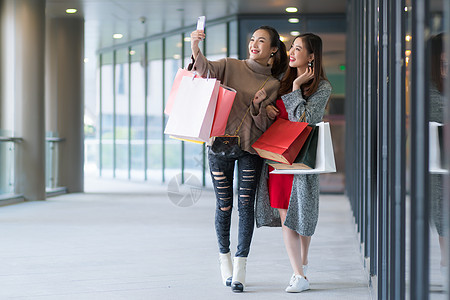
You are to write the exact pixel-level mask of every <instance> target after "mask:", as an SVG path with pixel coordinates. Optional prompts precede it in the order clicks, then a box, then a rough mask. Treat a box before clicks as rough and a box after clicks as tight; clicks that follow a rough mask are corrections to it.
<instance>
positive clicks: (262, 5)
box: [46, 0, 346, 48]
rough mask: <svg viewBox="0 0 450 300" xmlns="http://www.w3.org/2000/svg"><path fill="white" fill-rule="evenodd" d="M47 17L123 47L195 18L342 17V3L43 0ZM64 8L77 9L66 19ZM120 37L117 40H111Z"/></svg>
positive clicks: (99, 42) (333, 0)
mask: <svg viewBox="0 0 450 300" xmlns="http://www.w3.org/2000/svg"><path fill="white" fill-rule="evenodd" d="M46 3H47V5H46V14H47V16H50V17H83V18H84V19H85V21H86V39H87V42H89V43H90V42H94V41H95V47H96V48H104V47H109V46H112V45H114V44H115V43H121V44H122V43H124V42H127V41H132V40H136V39H139V38H143V37H148V36H150V35H154V34H158V33H162V32H168V31H171V30H174V29H177V28H180V27H184V26H189V25H192V24H195V22H196V20H197V16H200V15H205V16H206V17H207V18H208V19H209V20H213V19H217V18H221V17H225V16H229V15H233V14H286V15H288V13H286V12H285V8H286V7H288V6H295V7H297V8H298V9H299V13H297V14H300V15H301V14H302V13H305V14H314V13H320V14H324V13H345V11H346V0H315V1H311V0H308V1H306V0H304V1H298V0H165V1H164V0H47V2H46ZM67 8H77V9H78V12H77V14H76V15H72V16H68V15H67V14H66V13H65V10H66V9H67ZM114 33H122V34H123V35H124V37H123V38H122V39H121V40H114V39H112V35H113V34H114Z"/></svg>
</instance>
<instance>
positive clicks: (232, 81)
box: [191, 26, 288, 292]
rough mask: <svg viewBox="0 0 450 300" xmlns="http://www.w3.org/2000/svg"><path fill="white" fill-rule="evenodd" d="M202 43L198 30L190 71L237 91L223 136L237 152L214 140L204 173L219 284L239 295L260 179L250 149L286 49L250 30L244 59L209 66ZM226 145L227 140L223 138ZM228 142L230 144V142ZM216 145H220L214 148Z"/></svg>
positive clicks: (273, 36) (272, 33)
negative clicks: (233, 239)
mask: <svg viewBox="0 0 450 300" xmlns="http://www.w3.org/2000/svg"><path fill="white" fill-rule="evenodd" d="M203 39H205V33H204V31H203V30H196V31H194V32H192V33H191V49H192V58H193V61H194V62H193V64H192V65H191V69H192V70H193V71H196V72H198V73H199V74H200V75H201V76H206V75H207V74H208V72H209V73H210V76H211V77H213V78H217V79H219V80H220V81H221V82H222V83H223V84H224V85H226V86H229V87H232V88H234V89H235V90H236V91H237V94H236V98H235V100H234V104H233V107H232V109H231V112H230V116H229V118H228V122H227V127H226V134H228V135H232V136H239V140H240V147H238V146H237V145H236V146H234V147H229V149H228V148H227V147H228V146H230V145H231V144H233V143H234V142H237V140H238V139H237V138H232V139H231V141H229V143H228V144H226V143H225V144H223V143H222V142H223V139H220V138H216V139H215V140H214V142H213V144H212V147H208V160H209V169H210V171H211V177H212V182H213V185H214V190H215V193H216V216H215V227H216V234H217V240H218V244H219V260H220V268H221V274H222V279H223V283H224V284H225V285H227V286H230V285H231V288H232V290H233V292H242V291H243V290H244V283H245V269H246V262H247V256H248V254H249V251H250V243H251V240H252V236H253V228H254V201H255V191H256V187H257V184H258V182H259V174H260V173H261V167H262V163H263V161H262V159H261V158H260V157H259V156H258V155H257V154H256V152H255V151H254V150H253V149H252V148H251V145H252V144H253V143H254V142H255V141H256V140H257V139H258V138H259V137H260V136H261V134H262V133H263V132H264V131H265V130H266V129H267V128H268V127H269V126H270V125H271V123H272V121H271V120H270V119H269V118H268V116H267V112H266V106H267V105H269V104H271V103H272V102H273V101H275V100H276V96H277V93H278V89H279V87H280V81H279V79H278V78H279V77H280V75H281V74H282V73H283V72H284V71H285V70H286V68H287V64H288V59H287V55H286V47H285V45H284V44H283V42H281V41H280V36H279V34H278V32H277V31H276V30H275V29H273V28H272V27H269V26H262V27H260V28H258V29H257V30H255V31H254V32H253V34H252V37H251V39H250V42H249V44H248V50H249V58H248V59H246V60H238V59H233V58H224V59H221V60H218V61H208V60H207V59H206V58H205V56H203V54H202V53H201V51H200V48H199V46H198V44H199V42H200V41H201V40H203ZM228 139H229V138H228ZM229 140H230V139H229ZM219 143H221V144H220V145H219ZM236 161H237V162H238V178H237V180H238V186H239V193H238V208H239V234H238V246H237V251H236V253H235V257H234V262H233V265H234V268H233V265H232V262H231V253H230V226H231V212H232V207H233V173H234V166H235V162H236Z"/></svg>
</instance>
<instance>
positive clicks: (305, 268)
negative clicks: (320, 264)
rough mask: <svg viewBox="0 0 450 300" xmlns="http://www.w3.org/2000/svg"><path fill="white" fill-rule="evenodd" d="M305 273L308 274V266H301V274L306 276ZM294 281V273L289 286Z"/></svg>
mask: <svg viewBox="0 0 450 300" xmlns="http://www.w3.org/2000/svg"><path fill="white" fill-rule="evenodd" d="M306 272H308V265H303V274H304V275H305V276H306ZM294 279H295V273H293V274H292V276H291V280H289V285H291V284H292V282H293V281H294Z"/></svg>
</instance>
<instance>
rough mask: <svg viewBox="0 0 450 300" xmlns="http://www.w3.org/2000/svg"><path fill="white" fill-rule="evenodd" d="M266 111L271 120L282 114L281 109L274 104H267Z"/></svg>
mask: <svg viewBox="0 0 450 300" xmlns="http://www.w3.org/2000/svg"><path fill="white" fill-rule="evenodd" d="M266 112H267V116H268V117H269V119H271V120H275V118H276V117H277V116H278V115H279V114H280V111H279V110H278V108H276V107H275V106H273V105H272V104H269V105H267V106H266Z"/></svg>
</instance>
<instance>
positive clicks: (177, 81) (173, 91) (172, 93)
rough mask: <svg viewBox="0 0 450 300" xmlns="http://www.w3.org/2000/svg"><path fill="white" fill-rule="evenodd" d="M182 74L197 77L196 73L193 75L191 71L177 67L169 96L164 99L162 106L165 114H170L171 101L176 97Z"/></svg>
mask: <svg viewBox="0 0 450 300" xmlns="http://www.w3.org/2000/svg"><path fill="white" fill-rule="evenodd" d="M184 76H189V77H196V78H198V77H199V76H198V75H195V74H194V73H193V72H190V71H188V70H186V69H178V71H177V74H176V75H175V79H174V80H173V84H172V89H171V90H170V93H169V97H168V98H167V101H166V107H165V108H164V113H165V114H166V115H170V112H171V111H172V106H173V103H174V102H175V98H176V97H177V93H178V89H179V87H180V83H181V79H183V77H184Z"/></svg>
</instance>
